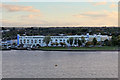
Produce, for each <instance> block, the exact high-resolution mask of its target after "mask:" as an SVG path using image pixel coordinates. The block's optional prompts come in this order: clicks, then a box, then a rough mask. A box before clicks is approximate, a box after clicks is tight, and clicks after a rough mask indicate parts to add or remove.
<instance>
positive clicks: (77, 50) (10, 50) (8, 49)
mask: <svg viewBox="0 0 120 80" xmlns="http://www.w3.org/2000/svg"><path fill="white" fill-rule="evenodd" d="M11 50H26V51H77V52H93V51H97V52H100V51H113V52H114V51H118V52H119V51H120V50H44V49H31V50H27V49H5V50H0V51H11Z"/></svg>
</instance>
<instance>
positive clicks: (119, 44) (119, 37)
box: [118, 35, 120, 46]
mask: <svg viewBox="0 0 120 80" xmlns="http://www.w3.org/2000/svg"><path fill="white" fill-rule="evenodd" d="M118 46H120V35H119V36H118Z"/></svg>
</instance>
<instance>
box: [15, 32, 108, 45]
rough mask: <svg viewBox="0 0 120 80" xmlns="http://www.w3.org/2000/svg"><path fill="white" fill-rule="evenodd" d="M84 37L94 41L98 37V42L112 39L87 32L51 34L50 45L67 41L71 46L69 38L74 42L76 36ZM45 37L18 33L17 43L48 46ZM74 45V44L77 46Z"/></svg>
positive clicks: (86, 39)
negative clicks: (83, 33) (80, 33)
mask: <svg viewBox="0 0 120 80" xmlns="http://www.w3.org/2000/svg"><path fill="white" fill-rule="evenodd" d="M82 37H84V39H85V42H88V41H92V40H93V38H96V40H97V41H98V42H100V41H104V40H106V39H108V40H110V36H108V35H101V34H99V35H96V34H94V35H89V33H87V34H86V35H64V34H60V35H59V36H50V38H51V40H50V42H49V44H48V46H52V43H58V46H61V45H60V44H59V43H65V44H66V45H67V46H70V44H69V43H68V42H67V40H69V38H73V43H74V40H75V38H77V39H79V40H81V38H82ZM44 38H45V36H20V35H19V34H18V35H17V45H20V44H24V46H26V47H27V46H33V45H34V46H36V45H40V46H46V45H47V44H46V43H45V42H44ZM77 45H78V44H76V45H73V46H77Z"/></svg>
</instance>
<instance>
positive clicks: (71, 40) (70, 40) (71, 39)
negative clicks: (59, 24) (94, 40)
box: [67, 37, 73, 46]
mask: <svg viewBox="0 0 120 80" xmlns="http://www.w3.org/2000/svg"><path fill="white" fill-rule="evenodd" d="M67 42H68V43H69V44H70V45H71V46H72V44H73V38H72V37H70V38H69V39H68V40H67Z"/></svg>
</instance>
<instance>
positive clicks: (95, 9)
mask: <svg viewBox="0 0 120 80" xmlns="http://www.w3.org/2000/svg"><path fill="white" fill-rule="evenodd" d="M117 4H118V3H117V2H3V3H2V4H0V7H2V19H1V20H0V21H1V22H2V26H35V27H37V26H38V27H82V26H83V27H84V26H85V27H101V26H117V25H118V5H117Z"/></svg>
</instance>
